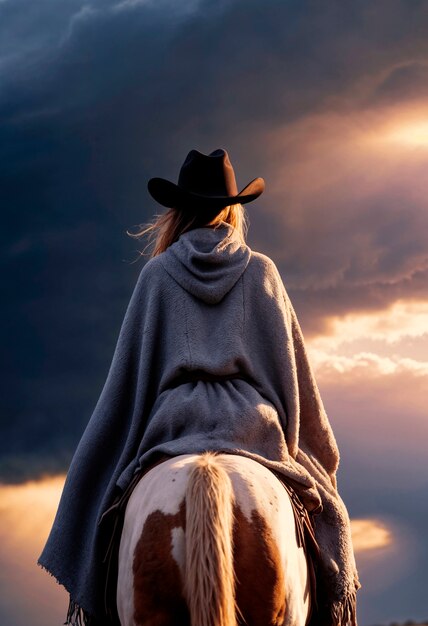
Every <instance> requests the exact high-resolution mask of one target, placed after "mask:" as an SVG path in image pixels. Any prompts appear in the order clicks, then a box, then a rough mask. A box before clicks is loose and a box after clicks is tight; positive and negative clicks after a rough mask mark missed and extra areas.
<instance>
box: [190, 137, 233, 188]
mask: <svg viewBox="0 0 428 626" xmlns="http://www.w3.org/2000/svg"><path fill="white" fill-rule="evenodd" d="M178 186H179V187H181V189H184V190H185V191H189V192H191V193H194V194H199V195H202V196H219V197H220V196H236V195H237V194H238V187H237V185H236V178H235V172H234V170H233V167H232V164H231V162H230V159H229V155H228V154H227V152H226V150H223V149H222V148H219V149H217V150H214V151H213V152H211V153H210V154H208V155H206V154H202V153H201V152H198V150H191V151H190V152H189V154H188V155H187V157H186V159H185V161H184V163H183V165H182V167H181V170H180V175H179V177H178Z"/></svg>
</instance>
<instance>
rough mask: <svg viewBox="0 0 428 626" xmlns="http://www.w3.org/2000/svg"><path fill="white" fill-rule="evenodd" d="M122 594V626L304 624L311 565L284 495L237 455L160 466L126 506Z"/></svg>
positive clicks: (190, 457) (271, 478)
mask: <svg viewBox="0 0 428 626" xmlns="http://www.w3.org/2000/svg"><path fill="white" fill-rule="evenodd" d="M116 589H117V594H116V601H117V609H118V615H119V619H120V623H121V626H239V625H241V624H242V625H244V624H245V625H246V626H305V625H306V624H307V623H308V620H309V617H310V613H311V597H310V595H311V586H310V575H309V566H308V561H307V557H306V554H305V552H304V549H303V547H301V546H299V542H298V540H297V533H296V524H295V518H294V513H293V509H292V504H291V501H290V497H289V495H288V493H287V491H286V489H285V488H284V486H283V485H282V484H281V482H280V481H279V479H278V478H277V477H276V476H275V475H274V474H273V473H272V472H271V471H269V470H268V469H267V468H265V467H264V466H263V465H261V464H260V463H257V462H256V461H254V460H252V459H250V458H247V457H244V456H239V455H234V454H219V453H212V452H207V453H202V454H186V455H180V456H177V457H174V458H171V459H168V460H167V461H164V462H162V463H160V464H158V465H156V466H155V467H153V468H152V469H150V470H149V471H148V472H147V473H146V474H144V475H143V477H142V478H141V479H140V480H139V482H138V484H137V485H136V487H135V489H134V490H133V492H132V494H131V496H130V498H129V501H128V503H127V506H126V510H125V516H124V523H123V527H122V534H121V538H120V544H119V552H118V576H117V588H116Z"/></svg>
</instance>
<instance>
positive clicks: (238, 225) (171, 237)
mask: <svg viewBox="0 0 428 626" xmlns="http://www.w3.org/2000/svg"><path fill="white" fill-rule="evenodd" d="M217 211H218V209H216V210H215V211H214V212H213V211H211V212H210V211H207V210H205V209H204V210H203V211H200V212H198V211H189V210H188V209H185V210H184V209H175V208H172V209H168V210H167V211H166V212H165V213H162V214H161V215H156V216H155V218H154V219H153V220H152V221H150V222H148V223H146V224H140V227H141V230H140V231H139V232H137V233H130V232H129V231H126V233H127V234H128V235H129V236H130V237H134V238H135V239H141V238H142V237H144V236H146V235H147V237H148V243H147V245H146V246H145V247H144V249H143V251H142V252H140V254H141V255H144V254H145V253H146V252H145V250H146V248H148V247H149V246H151V245H153V249H152V251H151V253H150V256H151V257H154V256H156V255H158V254H160V253H161V252H164V251H165V250H166V249H167V248H168V247H169V246H170V245H171V244H173V243H174V242H175V241H177V240H178V238H179V237H180V235H182V234H183V233H185V232H186V231H188V230H192V229H193V228H200V227H202V226H212V227H216V226H217V225H218V224H220V222H226V223H227V224H231V225H232V226H233V227H234V228H235V229H236V230H237V231H238V235H239V238H240V239H241V241H242V243H245V241H246V237H247V232H248V225H249V222H248V216H247V213H246V210H245V207H244V206H243V205H242V204H232V205H230V206H226V207H224V209H222V210H221V211H220V212H219V213H218V212H217Z"/></svg>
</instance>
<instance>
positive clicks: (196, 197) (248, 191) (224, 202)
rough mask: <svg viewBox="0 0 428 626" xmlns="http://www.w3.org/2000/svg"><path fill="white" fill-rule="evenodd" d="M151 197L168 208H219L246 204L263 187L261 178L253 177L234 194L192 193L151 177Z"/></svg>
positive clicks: (149, 187) (253, 198)
mask: <svg viewBox="0 0 428 626" xmlns="http://www.w3.org/2000/svg"><path fill="white" fill-rule="evenodd" d="M147 188H148V190H149V193H150V195H151V196H152V198H154V199H155V200H156V202H159V204H161V205H162V206H166V207H168V208H180V209H186V208H189V209H190V208H195V209H197V208H201V209H204V208H206V209H221V208H223V207H226V206H229V205H230V204H238V203H239V204H247V203H248V202H252V201H253V200H255V199H256V198H258V197H259V196H260V195H261V194H262V193H263V191H264V189H265V181H264V180H263V178H255V179H254V180H252V181H251V182H250V183H248V185H246V187H244V188H243V189H242V191H240V192H239V193H238V194H237V195H236V196H204V195H202V194H196V193H192V192H191V191H187V190H186V189H183V188H182V187H179V186H178V185H176V184H175V183H172V182H171V181H169V180H166V179H165V178H151V179H150V180H149V182H148V184H147Z"/></svg>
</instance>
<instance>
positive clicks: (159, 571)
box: [132, 500, 190, 626]
mask: <svg viewBox="0 0 428 626" xmlns="http://www.w3.org/2000/svg"><path fill="white" fill-rule="evenodd" d="M185 525H186V504H185V502H184V500H183V502H182V503H181V505H180V509H179V511H178V513H177V514H176V515H168V514H165V513H162V511H160V510H157V511H153V513H150V515H148V517H147V519H146V521H145V524H144V527H143V530H142V533H141V536H140V538H139V540H138V542H137V545H136V546H135V551H134V560H133V566H132V570H133V576H134V620H135V624H137V625H138V626H143V625H144V626H146V625H148V624H150V626H176V625H177V624H180V625H182V626H186V625H188V624H190V618H189V611H188V609H187V605H186V602H185V600H184V597H183V586H182V580H181V573H180V569H179V567H178V565H177V562H176V561H175V559H174V558H173V556H172V529H173V528H182V529H183V530H185Z"/></svg>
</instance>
